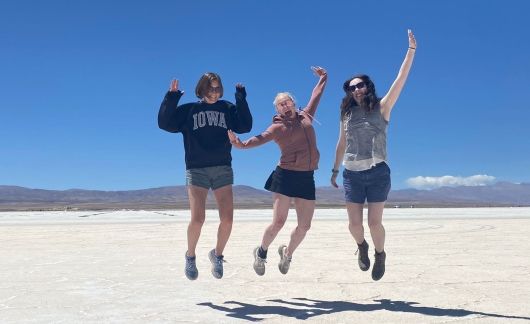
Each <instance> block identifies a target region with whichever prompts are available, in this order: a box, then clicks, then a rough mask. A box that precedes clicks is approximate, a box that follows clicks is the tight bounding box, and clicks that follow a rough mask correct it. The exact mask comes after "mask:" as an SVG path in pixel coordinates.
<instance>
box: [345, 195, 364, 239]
mask: <svg viewBox="0 0 530 324" xmlns="http://www.w3.org/2000/svg"><path fill="white" fill-rule="evenodd" d="M363 206H364V204H356V203H349V202H348V203H346V210H347V211H348V220H349V225H348V228H349V230H350V233H351V235H352V236H353V238H354V239H355V242H357V244H361V243H362V242H363V241H364V227H363Z"/></svg>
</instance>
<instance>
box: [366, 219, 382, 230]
mask: <svg viewBox="0 0 530 324" xmlns="http://www.w3.org/2000/svg"><path fill="white" fill-rule="evenodd" d="M368 226H369V227H370V229H378V228H380V227H382V226H383V224H382V223H381V221H373V220H368Z"/></svg>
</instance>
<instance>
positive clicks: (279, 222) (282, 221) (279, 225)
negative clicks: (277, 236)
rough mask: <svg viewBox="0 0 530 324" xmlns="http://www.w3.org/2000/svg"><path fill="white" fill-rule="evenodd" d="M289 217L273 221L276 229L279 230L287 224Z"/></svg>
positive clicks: (273, 226)
mask: <svg viewBox="0 0 530 324" xmlns="http://www.w3.org/2000/svg"><path fill="white" fill-rule="evenodd" d="M286 220H287V218H279V219H276V220H274V221H273V222H272V228H273V230H274V231H279V230H281V229H282V227H283V225H285V221H286Z"/></svg>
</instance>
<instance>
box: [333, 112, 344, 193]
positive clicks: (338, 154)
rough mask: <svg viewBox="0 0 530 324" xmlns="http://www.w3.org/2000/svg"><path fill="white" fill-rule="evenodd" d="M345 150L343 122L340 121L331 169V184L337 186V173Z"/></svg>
mask: <svg viewBox="0 0 530 324" xmlns="http://www.w3.org/2000/svg"><path fill="white" fill-rule="evenodd" d="M345 150H346V135H345V134H344V126H343V122H342V121H341V122H340V130H339V140H338V141H337V147H336V149H335V163H333V169H332V171H331V185H332V186H333V187H335V188H338V187H339V186H338V185H337V176H338V175H339V170H340V163H341V162H342V159H343V158H344V151H345Z"/></svg>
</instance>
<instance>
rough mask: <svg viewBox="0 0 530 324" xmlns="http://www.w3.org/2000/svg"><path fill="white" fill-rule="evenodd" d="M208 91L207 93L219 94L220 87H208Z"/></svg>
mask: <svg viewBox="0 0 530 324" xmlns="http://www.w3.org/2000/svg"><path fill="white" fill-rule="evenodd" d="M208 91H209V92H217V93H220V92H221V87H208Z"/></svg>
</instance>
